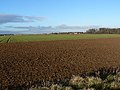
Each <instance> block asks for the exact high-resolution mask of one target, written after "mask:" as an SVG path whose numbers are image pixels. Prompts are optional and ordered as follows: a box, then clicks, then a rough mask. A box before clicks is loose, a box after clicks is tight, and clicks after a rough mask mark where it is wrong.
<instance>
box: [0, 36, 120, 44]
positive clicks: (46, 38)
mask: <svg viewBox="0 0 120 90" xmlns="http://www.w3.org/2000/svg"><path fill="white" fill-rule="evenodd" d="M116 37H120V35H119V34H78V35H75V34H71V35H70V34H57V35H55V34H46V35H44V34H43V35H14V36H0V43H13V42H34V41H51V40H52V41H55V40H78V39H99V38H116Z"/></svg>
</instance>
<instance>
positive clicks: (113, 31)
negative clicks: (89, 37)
mask: <svg viewBox="0 0 120 90" xmlns="http://www.w3.org/2000/svg"><path fill="white" fill-rule="evenodd" d="M85 33H87V34H120V28H99V29H89V30H87V31H86V32H85Z"/></svg>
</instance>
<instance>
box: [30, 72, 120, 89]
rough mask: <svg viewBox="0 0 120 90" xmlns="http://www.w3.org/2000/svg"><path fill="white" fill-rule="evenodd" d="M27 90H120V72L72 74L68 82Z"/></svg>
mask: <svg viewBox="0 0 120 90" xmlns="http://www.w3.org/2000/svg"><path fill="white" fill-rule="evenodd" d="M29 90H120V72H117V73H115V74H113V73H111V74H108V75H107V76H106V77H105V78H102V77H100V76H85V77H82V76H73V77H72V78H71V79H70V80H69V81H68V82H65V81H64V82H62V83H61V84H52V85H51V86H50V87H34V86H33V87H31V88H30V89H29Z"/></svg>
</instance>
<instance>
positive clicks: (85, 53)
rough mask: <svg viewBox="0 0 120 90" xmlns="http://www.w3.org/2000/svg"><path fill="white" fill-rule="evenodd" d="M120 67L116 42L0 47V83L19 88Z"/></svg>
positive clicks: (118, 47)
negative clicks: (92, 71) (37, 82)
mask: <svg viewBox="0 0 120 90" xmlns="http://www.w3.org/2000/svg"><path fill="white" fill-rule="evenodd" d="M103 67H107V68H109V67H120V38H113V39H112V38H111V39H91V40H64V41H44V42H23V43H1V44H0V83H1V85H2V87H8V86H15V87H16V86H20V85H23V84H28V83H32V82H36V81H41V80H44V81H55V80H63V79H65V78H70V77H71V76H72V75H78V74H81V73H83V72H88V71H91V70H98V69H100V68H103Z"/></svg>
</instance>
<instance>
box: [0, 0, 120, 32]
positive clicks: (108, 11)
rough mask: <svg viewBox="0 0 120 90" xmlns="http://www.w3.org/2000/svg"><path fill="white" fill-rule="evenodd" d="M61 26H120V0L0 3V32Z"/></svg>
mask: <svg viewBox="0 0 120 90" xmlns="http://www.w3.org/2000/svg"><path fill="white" fill-rule="evenodd" d="M14 17H15V18H14ZM3 18H4V19H3ZM7 19H8V20H7ZM13 19H14V20H13ZM16 19H17V20H16ZM62 24H65V25H68V26H69V27H70V26H82V27H83V26H84V27H85V26H87V27H89V26H100V27H101V26H104V27H120V0H0V30H3V29H4V30H17V28H15V29H14V28H10V27H9V28H8V27H6V26H11V27H29V26H33V27H38V26H52V27H56V26H59V25H62Z"/></svg>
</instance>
